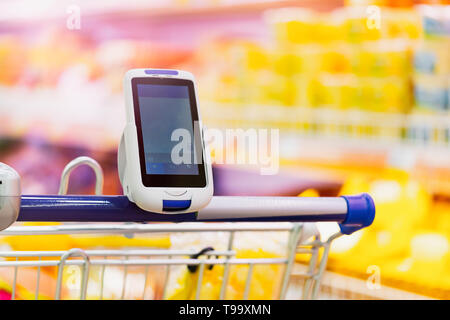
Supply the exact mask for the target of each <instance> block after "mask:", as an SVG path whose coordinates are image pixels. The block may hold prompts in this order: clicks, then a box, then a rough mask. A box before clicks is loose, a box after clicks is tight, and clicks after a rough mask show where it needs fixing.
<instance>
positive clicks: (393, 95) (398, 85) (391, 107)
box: [357, 77, 411, 112]
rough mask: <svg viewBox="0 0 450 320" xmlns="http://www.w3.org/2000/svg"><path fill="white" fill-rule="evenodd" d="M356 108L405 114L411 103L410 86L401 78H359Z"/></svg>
mask: <svg viewBox="0 0 450 320" xmlns="http://www.w3.org/2000/svg"><path fill="white" fill-rule="evenodd" d="M357 101H358V104H357V105H358V106H359V107H360V108H361V109H363V110H369V111H377V112H406V111H408V110H409V106H410V104H411V103H410V101H411V90H410V84H409V81H408V80H407V79H404V78H401V77H385V78H374V77H362V78H359V88H358V98H357Z"/></svg>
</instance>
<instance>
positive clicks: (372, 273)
mask: <svg viewBox="0 0 450 320" xmlns="http://www.w3.org/2000/svg"><path fill="white" fill-rule="evenodd" d="M366 273H368V274H369V277H368V278H367V280H366V286H367V289H369V290H379V289H381V269H380V267H379V266H377V265H370V266H368V267H367V270H366Z"/></svg>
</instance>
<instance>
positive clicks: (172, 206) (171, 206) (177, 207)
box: [163, 200, 191, 212]
mask: <svg viewBox="0 0 450 320" xmlns="http://www.w3.org/2000/svg"><path fill="white" fill-rule="evenodd" d="M190 206H191V200H163V211H167V212H173V211H183V210H187V209H189V207H190Z"/></svg>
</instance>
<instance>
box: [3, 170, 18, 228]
mask: <svg viewBox="0 0 450 320" xmlns="http://www.w3.org/2000/svg"><path fill="white" fill-rule="evenodd" d="M0 182H1V183H0V230H4V229H6V228H8V227H9V226H10V225H11V224H13V223H14V222H16V220H17V217H18V216H19V211H20V199H21V188H20V176H19V174H18V173H17V172H16V171H15V170H14V169H13V168H11V167H10V166H8V165H6V164H4V163H1V162H0Z"/></svg>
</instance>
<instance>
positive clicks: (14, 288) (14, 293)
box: [11, 258, 19, 300]
mask: <svg viewBox="0 0 450 320" xmlns="http://www.w3.org/2000/svg"><path fill="white" fill-rule="evenodd" d="M16 261H19V258H16ZM18 268H19V267H18V266H15V267H14V280H13V285H12V292H11V300H15V299H16V286H17V271H18Z"/></svg>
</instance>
